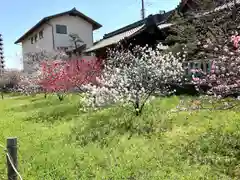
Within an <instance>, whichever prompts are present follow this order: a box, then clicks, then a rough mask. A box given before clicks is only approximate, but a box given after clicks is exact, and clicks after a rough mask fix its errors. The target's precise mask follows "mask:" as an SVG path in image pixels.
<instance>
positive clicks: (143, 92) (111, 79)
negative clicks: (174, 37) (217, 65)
mask: <svg viewBox="0 0 240 180" xmlns="http://www.w3.org/2000/svg"><path fill="white" fill-rule="evenodd" d="M184 59H185V54H184V53H183V54H180V53H178V54H177V55H173V54H172V53H163V52H162V50H161V45H160V44H159V45H158V46H157V47H156V48H155V49H152V48H150V47H148V46H146V47H140V46H137V47H135V48H133V49H131V50H130V49H120V50H119V48H118V49H117V48H116V49H115V50H110V51H109V55H108V57H107V59H106V60H104V68H103V72H102V74H101V77H99V79H98V81H99V85H98V86H96V85H95V86H93V85H91V84H88V85H86V86H85V88H86V90H87V96H86V97H85V99H84V102H86V105H88V106H90V107H94V108H97V107H101V106H105V105H109V104H112V103H118V102H120V103H123V104H126V103H131V104H132V105H133V107H134V110H135V113H136V115H140V114H141V113H142V110H143V108H144V105H145V103H146V102H147V101H148V100H149V98H150V97H153V96H152V95H154V94H156V93H157V94H159V95H166V94H169V93H171V92H172V89H171V88H170V86H171V85H172V84H179V83H181V81H182V80H183V75H184V69H183V66H182V63H183V61H184Z"/></svg>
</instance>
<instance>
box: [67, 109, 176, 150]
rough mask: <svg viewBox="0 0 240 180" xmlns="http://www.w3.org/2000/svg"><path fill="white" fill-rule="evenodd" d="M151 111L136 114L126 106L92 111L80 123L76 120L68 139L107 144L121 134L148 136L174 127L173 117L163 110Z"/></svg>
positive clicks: (84, 142) (81, 142)
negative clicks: (155, 112) (154, 112)
mask: <svg viewBox="0 0 240 180" xmlns="http://www.w3.org/2000/svg"><path fill="white" fill-rule="evenodd" d="M149 112H150V111H149V110H148V111H146V112H145V113H144V114H142V115H141V116H135V114H134V113H130V112H129V111H126V109H124V108H109V109H107V110H102V111H100V112H96V113H92V114H90V115H88V116H86V117H84V118H83V119H82V121H81V122H80V123H79V122H78V121H76V125H75V126H74V127H73V128H72V132H71V135H70V136H69V137H68V138H70V139H68V140H70V141H71V140H72V141H78V142H79V144H80V145H81V146H85V145H87V144H88V143H91V142H93V143H94V142H98V143H100V145H101V146H107V144H108V142H110V141H111V140H112V139H114V138H115V137H116V136H119V135H123V134H128V135H129V138H131V136H133V135H137V136H145V137H146V138H147V137H149V136H150V134H153V133H157V132H158V133H162V132H165V131H169V130H171V129H172V126H173V123H172V119H168V118H167V117H166V116H164V115H163V113H162V112H160V113H158V114H157V115H152V114H148V113H149Z"/></svg>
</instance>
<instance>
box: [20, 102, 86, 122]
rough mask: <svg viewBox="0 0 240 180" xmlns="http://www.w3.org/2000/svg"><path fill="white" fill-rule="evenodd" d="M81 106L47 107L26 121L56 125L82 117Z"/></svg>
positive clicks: (32, 114) (59, 105)
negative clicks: (56, 123)
mask: <svg viewBox="0 0 240 180" xmlns="http://www.w3.org/2000/svg"><path fill="white" fill-rule="evenodd" d="M81 113H82V112H81V111H79V105H76V104H70V103H69V104H58V105H55V106H50V105H46V106H45V107H44V108H41V109H40V110H36V111H34V112H33V113H31V114H30V115H29V116H28V117H26V118H25V119H24V120H26V121H32V122H35V123H55V122H59V121H64V122H66V121H68V120H71V119H72V118H74V117H76V116H78V115H80V114H81Z"/></svg>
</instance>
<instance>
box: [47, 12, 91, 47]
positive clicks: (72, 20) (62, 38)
mask: <svg viewBox="0 0 240 180" xmlns="http://www.w3.org/2000/svg"><path fill="white" fill-rule="evenodd" d="M50 23H51V24H52V25H53V27H54V39H55V47H56V48H57V47H70V46H72V47H74V43H73V42H72V41H71V39H70V38H69V34H71V33H74V34H78V36H79V37H80V38H81V39H82V40H83V41H84V43H85V44H86V45H87V47H91V46H92V45H93V27H92V24H90V23H88V22H87V21H85V20H83V19H81V18H79V17H75V16H69V15H66V16H61V17H57V18H54V19H52V20H51V21H50ZM57 24H59V25H66V26H67V34H57V33H56V25H57Z"/></svg>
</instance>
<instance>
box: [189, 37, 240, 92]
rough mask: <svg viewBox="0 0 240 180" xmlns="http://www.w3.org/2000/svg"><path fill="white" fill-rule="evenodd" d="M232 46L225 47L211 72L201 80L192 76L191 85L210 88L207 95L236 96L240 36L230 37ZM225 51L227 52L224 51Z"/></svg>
mask: <svg viewBox="0 0 240 180" xmlns="http://www.w3.org/2000/svg"><path fill="white" fill-rule="evenodd" d="M230 41H231V42H232V43H233V44H232V46H230V47H229V46H225V47H224V50H219V51H220V52H222V54H220V55H219V56H218V57H217V58H216V59H214V61H212V66H211V71H210V72H209V73H207V74H203V76H202V77H201V78H196V77H194V76H193V78H192V80H193V83H194V84H195V85H196V86H197V87H198V88H199V87H200V86H202V85H207V86H208V87H210V90H209V93H211V94H214V95H217V96H222V97H226V96H228V95H233V94H236V93H237V94H238V93H239V90H240V52H239V42H240V36H232V37H231V39H230ZM226 49H227V50H226Z"/></svg>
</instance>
